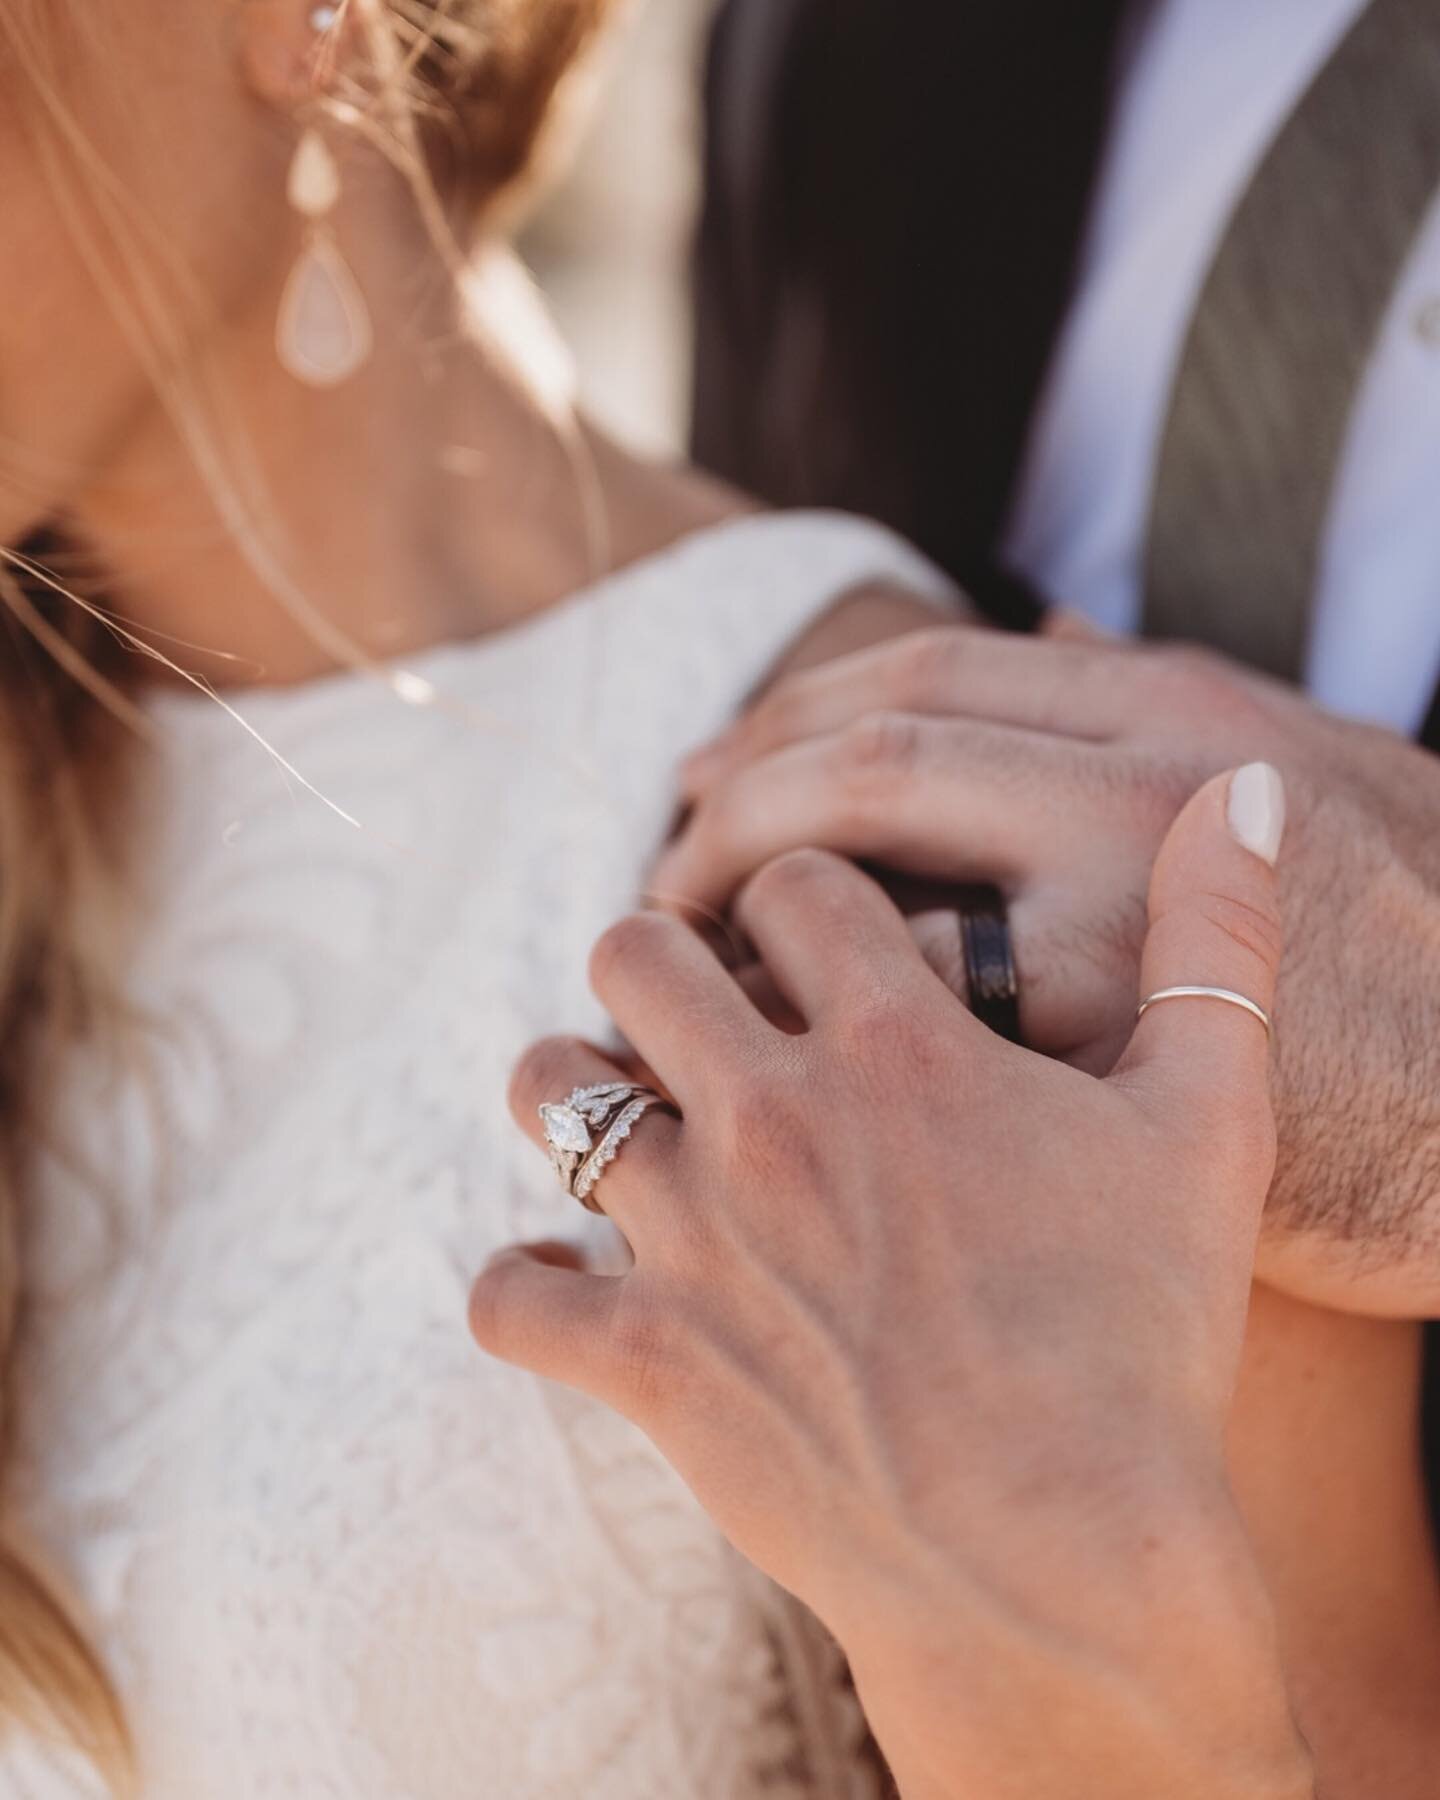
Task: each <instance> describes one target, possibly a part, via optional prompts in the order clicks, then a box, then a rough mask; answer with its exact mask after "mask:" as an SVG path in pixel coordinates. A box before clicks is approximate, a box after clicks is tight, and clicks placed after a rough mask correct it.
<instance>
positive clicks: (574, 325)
mask: <svg viewBox="0 0 1440 1800" xmlns="http://www.w3.org/2000/svg"><path fill="white" fill-rule="evenodd" d="M715 5H716V0H631V4H630V5H629V7H628V8H626V9H624V10H623V11H622V13H621V16H620V18H619V20H618V21H617V24H616V27H615V30H614V32H613V35H612V41H611V42H610V43H609V44H608V45H606V46H605V48H604V50H603V52H602V56H601V61H600V64H599V66H598V69H597V77H598V80H599V84H600V85H599V90H598V93H597V96H596V104H595V106H594V108H593V111H592V113H591V116H590V117H589V118H588V120H587V123H586V126H585V129H584V132H583V135H582V138H581V140H580V143H579V145H578V147H577V149H576V152H575V154H574V155H573V158H572V159H571V160H570V161H569V162H568V164H567V172H566V173H565V175H564V176H563V177H562V179H561V181H560V183H559V185H558V186H556V187H554V188H552V189H551V190H550V191H549V192H548V193H547V195H546V197H545V200H544V202H543V204H542V205H541V207H540V209H539V210H538V212H536V213H535V215H534V216H533V217H532V218H531V220H530V222H529V224H528V225H527V227H526V230H525V232H524V234H523V237H522V239H521V250H522V252H523V253H524V255H525V258H526V260H527V261H528V262H529V264H530V266H531V268H532V269H533V270H534V272H535V275H536V277H537V279H538V280H539V282H540V285H541V287H542V288H543V290H544V292H545V294H546V297H547V298H548V300H549V302H550V305H551V308H552V310H553V311H554V314H555V318H556V321H557V323H558V325H559V327H560V330H561V332H562V333H563V334H564V336H565V338H566V339H567V341H568V342H569V344H570V347H571V349H572V351H573V352H574V354H575V358H576V362H577V364H578V369H579V380H580V398H581V401H582V404H583V405H584V406H585V408H586V410H587V411H588V412H590V414H591V415H592V416H593V417H594V418H596V419H597V420H598V421H599V422H600V423H601V424H603V425H605V426H607V427H608V428H609V429H610V430H611V431H612V432H614V433H615V434H616V436H618V437H620V438H622V439H623V440H624V441H625V442H626V443H628V444H630V445H632V446H633V447H634V448H636V449H638V450H643V451H647V452H650V453H652V454H660V455H673V454H677V453H679V452H680V451H681V450H682V449H683V447H684V444H685V441H686V437H687V433H688V425H689V419H688V390H689V385H690V318H689V313H690V299H689V291H688V282H689V254H690V234H691V228H692V224H693V221H694V216H695V209H696V205H697V203H698V195H699V171H698V152H699V132H700V69H701V63H702V60H703V53H704V41H705V37H706V34H707V31H708V27H709V21H710V17H711V14H712V13H713V11H714V9H715Z"/></svg>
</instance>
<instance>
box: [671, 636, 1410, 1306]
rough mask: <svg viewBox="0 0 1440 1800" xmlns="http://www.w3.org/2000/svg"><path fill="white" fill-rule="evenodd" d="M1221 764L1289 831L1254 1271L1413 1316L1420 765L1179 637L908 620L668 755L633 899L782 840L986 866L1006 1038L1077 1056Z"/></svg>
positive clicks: (708, 880)
mask: <svg viewBox="0 0 1440 1800" xmlns="http://www.w3.org/2000/svg"><path fill="white" fill-rule="evenodd" d="M1247 757H1260V758H1264V759H1265V760H1267V761H1269V762H1271V763H1274V764H1275V765H1277V766H1278V767H1279V768H1281V769H1282V770H1283V772H1284V776H1285V781H1286V786H1287V789H1288V791H1289V793H1290V796H1291V817H1292V831H1293V843H1292V846H1291V850H1290V854H1289V855H1288V856H1287V859H1286V870H1285V876H1284V886H1283V900H1284V907H1285V915H1286V928H1287V935H1288V939H1289V942H1290V944H1291V952H1290V955H1289V957H1288V959H1287V962H1286V969H1285V977H1284V981H1283V984H1282V988H1281V994H1280V1003H1279V1008H1278V1013H1277V1045H1276V1050H1277V1055H1276V1090H1275V1095H1276V1110H1277V1116H1278V1118H1279V1124H1280V1160H1279V1166H1278V1170H1277V1174H1276V1179H1275V1185H1274V1189H1273V1192H1272V1197H1271V1205H1270V1209H1269V1212H1268V1215H1267V1220H1266V1232H1265V1238H1264V1241H1263V1244H1262V1249H1261V1272H1262V1274H1263V1275H1264V1277H1265V1278H1266V1279H1268V1280H1270V1281H1272V1282H1274V1283H1276V1284H1277V1285H1279V1286H1282V1287H1285V1288H1287V1289H1289V1290H1290V1291H1291V1292H1293V1293H1295V1294H1297V1295H1299V1296H1301V1297H1303V1298H1307V1299H1311V1300H1316V1301H1319V1302H1321V1303H1324V1304H1328V1305H1331V1306H1336V1307H1339V1308H1343V1309H1350V1310H1358V1311H1376V1312H1395V1313H1398V1314H1403V1315H1406V1316H1410V1317H1415V1316H1419V1315H1421V1314H1424V1313H1426V1312H1429V1311H1433V1310H1434V1309H1435V1308H1436V1306H1437V1304H1440V759H1437V758H1435V757H1434V756H1432V755H1429V754H1428V753H1426V752H1424V751H1421V750H1418V749H1416V748H1415V747H1414V746H1413V745H1410V744H1407V743H1405V742H1404V741H1403V740H1401V739H1399V738H1397V737H1395V736H1394V735H1392V734H1390V733H1388V732H1383V731H1378V730H1373V729H1370V728H1368V727H1364V726H1360V725H1353V724H1348V723H1345V722H1343V721H1341V720H1338V719H1335V718H1333V717H1331V716H1330V715H1328V714H1326V713H1324V712H1322V711H1320V710H1319V709H1318V708H1316V707H1314V706H1313V705H1311V704H1309V703H1308V702H1306V701H1305V700H1304V699H1303V698H1301V697H1299V696H1297V695H1295V694H1294V693H1293V692H1291V691H1290V690H1289V689H1286V688H1284V687H1281V686H1280V685H1278V684H1276V683H1272V682H1269V681H1265V680H1263V679H1261V678H1259V677H1255V676H1252V675H1250V674H1248V673H1246V672H1244V671H1241V670H1238V669H1236V668H1234V667H1232V666H1230V665H1228V664H1226V663H1224V662H1222V661H1221V660H1220V659H1218V658H1215V657H1212V656H1210V655H1207V654H1205V653H1203V652H1199V651H1194V650H1188V649H1179V650H1158V651H1157V650H1153V649H1148V648H1142V647H1137V646H1134V645H1131V644H1122V643H1119V642H1112V641H1110V640H1102V639H1095V638H1085V637H1080V636H1076V637H1073V638H1070V639H1056V638H1052V639H1039V640H1036V639H1021V638H1013V637H1004V636H999V635H996V634H991V633H983V632H976V631H971V630H967V629H963V628H950V629H940V630H932V631H929V632H924V633H921V634H918V635H915V636H911V637H908V638H906V639H904V640H903V641H901V642H898V643H896V644H894V645H889V646H883V647H881V648H878V649H874V650H870V651H868V652H864V653H862V654H859V655H857V656H853V657H849V658H846V659H844V660H842V661H840V662H837V663H834V664H832V665H830V666H828V667H825V668H822V669H817V670H813V671H810V672H807V673H804V674H801V675H797V676H794V677H792V678H790V679H789V680H786V681H782V682H781V683H780V684H779V685H777V686H776V687H775V688H774V689H773V690H772V691H771V692H770V693H769V694H768V695H767V696H766V697H765V698H764V699H762V700H761V701H760V702H759V704H758V705H757V706H756V708H755V709H754V711H753V712H752V713H751V714H750V715H749V716H748V717H747V718H746V719H744V720H743V721H742V722H741V723H740V724H739V725H738V726H737V727H736V728H735V729H734V730H733V731H732V732H731V733H729V734H728V736H727V737H726V738H724V739H723V740H721V742H720V743H719V744H718V745H716V746H715V747H714V748H713V749H712V750H710V751H709V752H706V753H702V754H701V755H700V756H699V757H697V758H695V759H692V762H691V764H690V765H689V770H688V785H689V789H690V794H691V797H692V798H693V800H694V801H695V807H694V812H693V816H692V818H691V821H690V823H689V826H688V829H687V830H685V831H684V833H683V834H682V835H681V837H680V838H679V840H678V841H677V843H676V844H675V845H674V846H673V847H672V849H671V850H670V851H669V852H668V854H667V855H666V856H665V858H664V859H663V860H662V862H661V864H660V866H659V867H658V868H657V870H656V872H655V876H654V880H653V888H654V891H655V893H656V894H657V895H658V896H660V897H661V898H663V899H665V900H667V901H672V902H674V903H676V904H681V903H683V902H685V901H692V900H693V901H699V902H702V903H704V904H705V905H707V906H711V907H717V906H723V905H724V904H725V902H726V901H727V900H728V899H729V897H730V896H731V895H732V894H733V892H734V891H735V890H736V888H737V887H738V886H739V884H740V883H741V882H742V881H743V880H744V878H745V877H746V876H747V875H748V874H749V873H750V872H751V871H752V870H754V869H756V868H758V867H760V866H761V865H762V864H763V863H765V862H766V861H768V860H769V859H770V858H771V857H774V856H776V855H779V854H780V853H782V852H783V851H785V850H787V849H789V848H792V847H798V846H800V845H805V844H814V845H823V846H826V847H828V848H830V849H833V850H837V851H842V852H844V853H846V854H848V855H851V856H856V857H860V858H863V859H867V860H870V861H873V862H875V863H879V864H883V865H886V866H889V867H892V868H896V869H900V870H905V871H907V872H911V873H916V874H922V875H925V876H929V877H933V878H939V879H957V880H958V879H965V880H974V879H985V880H993V881H997V882H998V883H999V884H1000V885H1001V886H1002V887H1003V888H1004V889H1006V891H1007V892H1008V894H1009V897H1010V903H1011V909H1012V912H1011V917H1012V926H1013V929H1014V933H1015V941H1016V956H1017V963H1018V966H1019V969H1020V976H1021V983H1022V1008H1021V1010H1022V1024H1023V1028H1024V1032H1025V1036H1026V1041H1027V1042H1028V1043H1029V1044H1030V1045H1032V1046H1033V1047H1034V1048H1036V1049H1039V1050H1043V1051H1045V1052H1046V1053H1047V1054H1050V1055H1053V1056H1058V1057H1063V1058H1065V1059H1067V1060H1069V1061H1071V1062H1073V1063H1074V1064H1076V1066H1078V1067H1081V1068H1085V1069H1090V1070H1103V1069H1104V1068H1107V1067H1109V1065H1110V1064H1111V1063H1112V1062H1113V1060H1114V1058H1115V1056H1116V1055H1117V1054H1118V1051H1119V1048H1120V1046H1121V1045H1122V1044H1123V1043H1124V1041H1125V1037H1126V1033H1127V1030H1128V1022H1129V1018H1130V1015H1131V1009H1132V1007H1133V1004H1134V994H1135V970H1136V964H1137V961H1138V957H1139V950H1140V944H1141V941H1142V936H1143V931H1144V895H1145V885H1146V880H1147V875H1148V870H1149V867H1150V864H1151V862H1152V860H1153V858H1154V855H1155V850H1156V847H1157V845H1158V844H1159V842H1160V840H1161V838H1162V837H1163V835H1164V833H1165V831H1166V829H1167V828H1168V826H1169V825H1170V822H1171V821H1172V819H1173V818H1174V816H1175V813H1176V810H1177V808H1178V807H1179V805H1180V804H1181V802H1182V801H1183V799H1184V798H1185V796H1186V795H1187V794H1189V793H1190V792H1192V791H1193V789H1194V787H1195V785H1196V784H1197V782H1198V781H1200V780H1203V779H1204V778H1205V777H1207V776H1209V775H1211V774H1213V773H1214V772H1215V771H1216V770H1218V769H1222V768H1225V767H1228V766H1230V765H1231V764H1233V763H1235V762H1237V761H1240V760H1243V759H1245V758H1247Z"/></svg>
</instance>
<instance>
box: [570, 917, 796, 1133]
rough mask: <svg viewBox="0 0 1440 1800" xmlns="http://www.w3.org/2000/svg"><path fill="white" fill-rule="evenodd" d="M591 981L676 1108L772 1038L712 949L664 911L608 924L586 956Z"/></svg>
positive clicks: (700, 1095) (685, 1106) (699, 1097)
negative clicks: (674, 1102) (670, 1096)
mask: <svg viewBox="0 0 1440 1800" xmlns="http://www.w3.org/2000/svg"><path fill="white" fill-rule="evenodd" d="M590 981H591V985H592V987H593V988H594V990H595V992H596V994H597V996H598V997H599V998H600V1000H601V1001H602V1002H603V1003H604V1005H605V1007H606V1010H607V1011H608V1012H609V1014H610V1016H611V1018H612V1019H614V1021H615V1023H616V1025H617V1026H618V1027H619V1028H620V1031H621V1032H622V1034H623V1035H624V1037H625V1038H626V1039H627V1040H628V1041H629V1042H630V1043H631V1044H633V1045H634V1047H635V1049H636V1051H637V1052H638V1054H639V1055H640V1056H641V1057H642V1058H643V1059H644V1061H645V1062H646V1063H647V1064H648V1065H649V1066H650V1067H651V1068H652V1069H654V1070H655V1072H656V1077H657V1080H658V1081H659V1082H660V1083H661V1084H663V1086H664V1087H665V1089H666V1091H667V1092H668V1093H670V1094H673V1095H674V1097H675V1099H676V1100H677V1101H678V1102H679V1105H680V1108H681V1110H682V1111H688V1110H690V1109H691V1108H692V1107H694V1106H695V1105H698V1104H701V1103H703V1101H704V1099H705V1097H706V1095H707V1094H709V1093H713V1091H714V1088H715V1084H716V1083H717V1082H720V1083H724V1082H725V1081H727V1080H728V1078H729V1077H730V1075H731V1074H732V1073H733V1072H734V1071H736V1070H737V1069H739V1068H742V1067H748V1066H750V1064H751V1063H752V1062H753V1060H754V1057H755V1055H756V1054H757V1053H758V1052H759V1051H760V1050H761V1048H762V1046H765V1045H768V1044H769V1043H770V1042H771V1040H772V1039H773V1038H774V1036H775V1028H774V1027H773V1026H771V1025H769V1024H767V1023H766V1021H765V1020H764V1019H763V1018H761V1016H760V1014H759V1013H758V1012H757V1011H756V1009H755V1007H754V1006H753V1005H752V1004H751V1003H750V1001H749V999H747V997H746V996H745V994H744V993H743V992H742V991H741V990H740V988H739V987H738V986H737V985H736V983H735V981H734V979H733V978H732V977H731V975H730V974H729V973H728V971H727V970H726V969H725V968H723V967H722V965H721V964H720V962H719V960H718V959H717V958H716V957H715V955H714V954H713V952H712V951H710V950H709V949H708V948H707V947H706V946H705V944H703V943H702V942H701V940H700V939H699V937H697V936H696V934H695V933H694V932H693V931H691V930H690V928H689V927H688V926H687V925H684V924H682V923H681V922H680V920H678V919H675V918H672V917H670V916H669V915H668V914H666V913H661V912H645V913H634V914H632V915H631V916H630V917H629V918H627V919H622V920H620V922H619V923H618V924H617V925H612V926H611V927H610V929H609V931H607V932H606V933H605V935H604V936H603V937H602V938H601V939H600V941H599V943H598V944H596V946H595V949H594V951H593V952H592V954H591V958H590Z"/></svg>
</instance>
